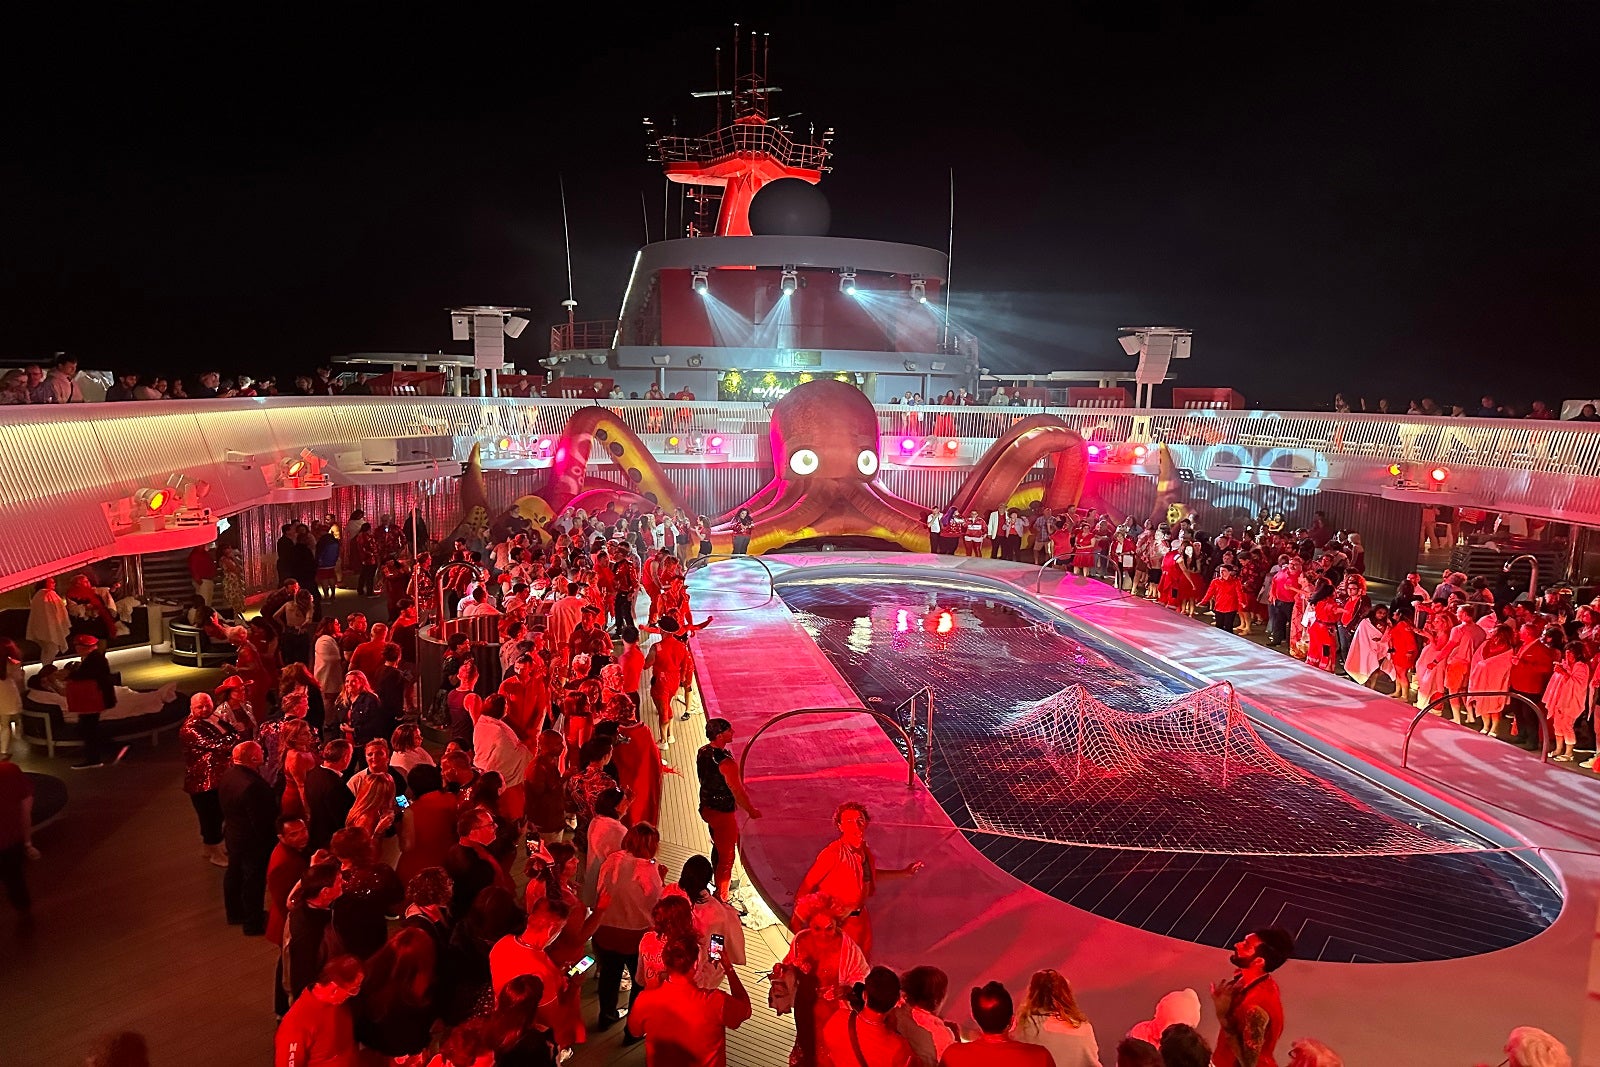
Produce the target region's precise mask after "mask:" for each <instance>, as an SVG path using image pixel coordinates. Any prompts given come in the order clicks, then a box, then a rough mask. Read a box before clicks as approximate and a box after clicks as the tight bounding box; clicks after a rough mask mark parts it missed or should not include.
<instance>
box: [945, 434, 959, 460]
mask: <svg viewBox="0 0 1600 1067" xmlns="http://www.w3.org/2000/svg"><path fill="white" fill-rule="evenodd" d="M944 450H945V451H946V452H948V453H950V454H951V455H952V456H953V455H955V454H956V453H957V452H959V451H961V442H960V441H958V440H956V439H955V438H954V437H952V438H950V439H949V440H948V441H946V442H945V443H944Z"/></svg>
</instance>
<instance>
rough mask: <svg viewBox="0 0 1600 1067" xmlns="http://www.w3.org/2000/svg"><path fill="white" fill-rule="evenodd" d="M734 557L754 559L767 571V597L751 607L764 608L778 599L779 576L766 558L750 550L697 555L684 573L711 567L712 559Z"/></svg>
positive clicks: (685, 574)
mask: <svg viewBox="0 0 1600 1067" xmlns="http://www.w3.org/2000/svg"><path fill="white" fill-rule="evenodd" d="M733 559H748V560H753V561H755V562H756V563H759V564H761V569H762V570H764V571H766V572H767V599H766V600H764V601H762V602H761V603H760V604H753V605H751V607H758V608H764V607H766V606H767V605H768V604H770V603H772V602H773V600H774V599H776V598H777V596H778V578H777V576H776V575H775V574H773V573H772V568H771V567H770V566H768V565H767V561H766V560H764V559H762V558H761V557H760V556H752V555H750V554H749V553H748V552H737V553H735V552H708V553H706V554H705V555H703V556H696V557H695V558H694V559H691V560H690V561H689V565H688V566H687V567H685V568H684V571H683V575H684V577H685V578H687V577H688V576H689V575H691V574H693V573H694V572H695V571H697V570H703V569H704V568H706V567H709V566H710V565H711V561H712V560H733ZM719 610H722V611H745V610H748V609H745V608H721V609H719Z"/></svg>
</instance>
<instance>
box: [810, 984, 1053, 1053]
mask: <svg viewBox="0 0 1600 1067" xmlns="http://www.w3.org/2000/svg"><path fill="white" fill-rule="evenodd" d="M899 1003H900V976H899V975H897V974H895V973H894V972H893V971H891V970H890V969H889V968H887V967H874V968H872V970H870V971H868V972H867V981H866V1006H865V1007H864V1008H863V1009H862V1010H861V1011H855V1010H851V1011H836V1012H834V1013H833V1018H831V1019H829V1020H828V1025H827V1026H825V1027H823V1030H822V1044H823V1047H824V1048H826V1049H827V1051H828V1055H829V1056H830V1057H831V1058H832V1060H833V1063H834V1065H835V1067H842V1065H849V1067H854V1065H856V1064H860V1065H861V1067H910V1065H911V1043H910V1042H909V1041H907V1040H906V1039H905V1038H903V1037H901V1036H900V1034H899V1033H898V1032H897V1031H896V1030H895V1029H894V1027H893V1026H892V1025H890V1022H889V1020H888V1019H887V1018H885V1017H886V1016H887V1015H888V1014H889V1013H890V1012H891V1011H893V1010H894V1009H895V1006H896V1005H898V1004H899ZM1047 1055H1048V1054H1047Z"/></svg>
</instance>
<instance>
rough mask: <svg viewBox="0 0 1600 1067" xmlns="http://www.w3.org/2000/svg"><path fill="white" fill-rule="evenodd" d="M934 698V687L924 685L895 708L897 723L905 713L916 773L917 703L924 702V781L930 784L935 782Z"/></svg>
mask: <svg viewBox="0 0 1600 1067" xmlns="http://www.w3.org/2000/svg"><path fill="white" fill-rule="evenodd" d="M934 697H935V693H934V690H933V686H931V685H924V686H923V687H922V688H920V689H916V690H913V691H912V693H911V695H910V696H908V697H906V698H905V699H904V700H902V701H901V702H900V703H898V704H896V705H895V707H894V718H895V721H897V722H898V721H900V720H901V717H902V713H904V720H905V733H906V745H907V752H908V758H909V759H910V760H911V768H912V771H913V772H915V770H916V766H917V701H919V700H921V701H922V702H923V707H924V709H925V711H926V717H925V718H924V720H923V721H924V723H925V724H926V725H925V731H924V733H923V742H922V780H923V781H924V782H928V783H932V781H933V704H934Z"/></svg>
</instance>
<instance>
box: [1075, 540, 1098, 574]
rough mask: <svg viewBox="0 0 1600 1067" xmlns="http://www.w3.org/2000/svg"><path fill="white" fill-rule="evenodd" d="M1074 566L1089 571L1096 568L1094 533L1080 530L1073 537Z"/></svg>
mask: <svg viewBox="0 0 1600 1067" xmlns="http://www.w3.org/2000/svg"><path fill="white" fill-rule="evenodd" d="M1072 565H1073V566H1074V567H1082V568H1084V569H1085V570H1087V569H1088V568H1090V567H1093V566H1094V531H1093V530H1079V531H1078V532H1077V533H1076V534H1074V535H1073V536H1072Z"/></svg>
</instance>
